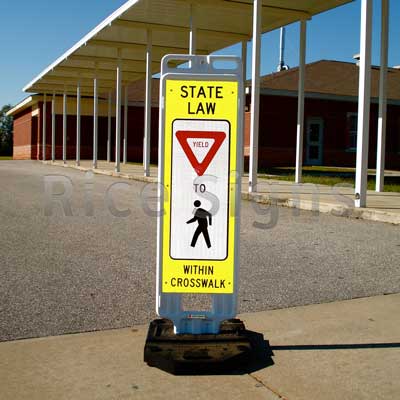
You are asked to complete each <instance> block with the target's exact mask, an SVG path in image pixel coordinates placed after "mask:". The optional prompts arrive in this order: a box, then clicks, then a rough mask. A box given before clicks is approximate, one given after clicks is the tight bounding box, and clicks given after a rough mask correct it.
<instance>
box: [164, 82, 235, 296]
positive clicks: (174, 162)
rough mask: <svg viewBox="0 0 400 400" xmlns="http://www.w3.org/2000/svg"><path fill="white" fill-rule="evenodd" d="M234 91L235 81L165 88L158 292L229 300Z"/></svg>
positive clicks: (232, 276)
mask: <svg viewBox="0 0 400 400" xmlns="http://www.w3.org/2000/svg"><path fill="white" fill-rule="evenodd" d="M238 91H239V85H238V82H237V81H236V82H235V81H224V80H193V79H190V78H187V79H182V78H181V79H176V77H171V79H168V78H167V79H166V80H165V82H164V102H165V103H164V117H163V118H162V120H161V121H162V122H161V123H162V124H163V132H164V135H163V146H162V150H161V151H162V160H163V166H164V167H163V168H162V176H161V179H160V181H161V182H162V184H163V185H164V193H165V194H164V196H163V215H162V218H161V224H160V229H161V231H162V240H161V249H159V257H160V261H161V271H160V272H161V277H160V279H161V280H162V292H165V293H212V294H232V293H234V290H235V281H234V280H235V264H236V262H237V260H236V255H237V254H238V253H237V249H236V248H235V246H236V243H237V238H236V236H237V234H238V232H237V229H236V224H237V218H236V216H237V215H236V204H237V201H238V197H237V193H238V190H239V189H240V188H239V189H238V185H239V184H240V180H239V179H238V177H239V176H240V173H238V170H239V167H240V165H241V164H240V163H238V157H237V154H238V147H237V146H238V140H239V139H238V136H239V132H241V129H238V126H239V124H238V95H239V93H238ZM240 142H241V141H240Z"/></svg>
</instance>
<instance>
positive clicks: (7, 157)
mask: <svg viewBox="0 0 400 400" xmlns="http://www.w3.org/2000/svg"><path fill="white" fill-rule="evenodd" d="M12 159H13V158H12V156H0V161H4V160H12Z"/></svg>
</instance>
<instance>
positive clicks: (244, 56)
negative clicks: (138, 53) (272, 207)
mask: <svg viewBox="0 0 400 400" xmlns="http://www.w3.org/2000/svg"><path fill="white" fill-rule="evenodd" d="M242 69H243V88H244V89H246V82H247V40H243V41H242ZM245 111H246V95H244V96H243V137H242V140H243V143H244V135H245V132H246V118H245ZM243 145H244V144H243ZM243 156H244V152H243ZM243 173H244V159H243V160H242V176H243Z"/></svg>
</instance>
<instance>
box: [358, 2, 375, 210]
mask: <svg viewBox="0 0 400 400" xmlns="http://www.w3.org/2000/svg"><path fill="white" fill-rule="evenodd" d="M371 31H372V0H362V2H361V34H360V77H359V89H358V90H359V92H358V125H357V161H356V187H355V202H354V205H355V207H365V206H366V205H367V178H368V141H369V108H370V100H371V37H372V32H371Z"/></svg>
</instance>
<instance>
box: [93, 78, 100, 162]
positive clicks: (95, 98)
mask: <svg viewBox="0 0 400 400" xmlns="http://www.w3.org/2000/svg"><path fill="white" fill-rule="evenodd" d="M98 105H99V101H98V81H97V75H96V76H95V78H94V79H93V168H94V169H96V168H97V154H98V153H97V144H98V140H99V118H98V117H99V116H98V113H99V112H98Z"/></svg>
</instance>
